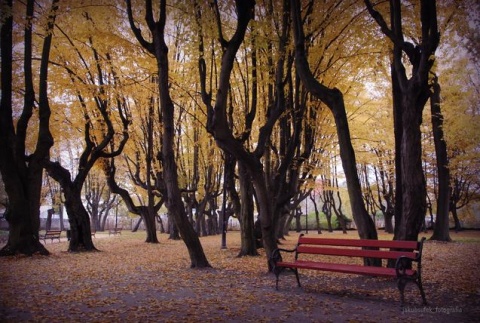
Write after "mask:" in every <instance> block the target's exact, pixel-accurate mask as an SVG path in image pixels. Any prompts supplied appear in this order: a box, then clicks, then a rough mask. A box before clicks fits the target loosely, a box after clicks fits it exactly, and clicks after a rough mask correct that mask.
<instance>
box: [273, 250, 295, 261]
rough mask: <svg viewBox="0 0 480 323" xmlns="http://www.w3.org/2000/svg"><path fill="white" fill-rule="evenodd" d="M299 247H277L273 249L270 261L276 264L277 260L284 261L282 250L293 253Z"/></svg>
mask: <svg viewBox="0 0 480 323" xmlns="http://www.w3.org/2000/svg"><path fill="white" fill-rule="evenodd" d="M296 250H297V249H292V250H290V249H282V248H277V249H275V250H273V252H272V255H271V256H270V261H271V262H272V263H273V264H276V263H277V262H279V261H282V255H281V252H289V253H292V252H295V251H296Z"/></svg>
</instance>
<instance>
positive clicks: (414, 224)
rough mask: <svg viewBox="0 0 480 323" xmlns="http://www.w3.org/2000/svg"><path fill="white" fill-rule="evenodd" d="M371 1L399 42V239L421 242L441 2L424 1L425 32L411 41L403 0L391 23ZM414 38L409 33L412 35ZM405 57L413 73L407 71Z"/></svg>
mask: <svg viewBox="0 0 480 323" xmlns="http://www.w3.org/2000/svg"><path fill="white" fill-rule="evenodd" d="M365 5H366V7H367V9H368V11H369V13H370V15H371V16H372V17H373V19H374V20H375V21H376V23H377V24H378V25H379V26H380V28H381V31H382V32H383V34H384V35H385V36H386V37H387V38H388V39H389V40H390V42H391V43H392V45H393V58H392V63H391V77H392V91H393V92H392V93H393V108H394V129H395V152H396V158H395V166H396V203H395V235H394V239H396V240H417V239H418V233H419V232H420V230H421V227H422V224H423V222H424V218H425V212H426V183H425V176H424V173H423V168H422V144H421V130H420V125H421V123H422V112H423V109H424V106H425V104H426V102H427V100H428V99H429V98H430V84H429V73H430V71H431V69H432V66H433V63H434V54H435V51H436V49H437V46H438V44H439V41H440V34H439V32H438V26H437V8H436V1H431V0H421V1H420V8H419V9H420V10H419V11H420V24H421V27H420V30H421V35H419V36H418V37H417V39H415V40H414V43H413V42H411V41H408V40H406V36H405V34H404V20H403V17H402V6H403V5H402V3H401V1H400V0H391V1H390V15H391V21H390V27H389V26H388V24H387V22H386V21H385V19H384V18H383V16H382V14H381V13H380V12H379V11H377V10H376V9H375V8H374V5H373V4H372V2H371V1H369V0H365ZM411 37H414V36H413V35H409V38H411ZM404 55H405V56H406V57H407V59H408V63H409V64H410V66H409V67H408V70H409V69H410V68H411V75H409V73H408V72H407V66H406V64H405V61H404V59H403V58H404Z"/></svg>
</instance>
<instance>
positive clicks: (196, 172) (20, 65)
mask: <svg viewBox="0 0 480 323" xmlns="http://www.w3.org/2000/svg"><path fill="white" fill-rule="evenodd" d="M148 3H149V1H147V6H146V7H145V5H144V4H143V3H141V2H136V1H135V2H133V3H131V2H130V1H127V2H126V3H123V2H119V3H117V2H113V3H112V2H111V1H61V0H60V1H36V2H35V3H34V2H33V1H27V3H24V2H18V1H13V2H12V1H2V16H1V19H2V114H1V118H2V119H1V121H2V127H1V128H0V129H1V130H2V145H4V144H5V145H7V143H10V142H11V141H10V139H11V137H12V136H10V137H9V134H7V131H6V130H5V129H9V128H13V129H14V130H13V132H12V133H13V134H14V137H15V138H16V139H15V140H16V141H15V145H12V146H14V147H15V149H14V150H15V156H16V158H12V160H13V161H14V163H13V164H15V165H16V166H15V167H14V168H16V169H17V170H18V169H20V170H18V174H20V176H19V177H20V178H23V179H22V180H23V181H26V182H30V184H32V185H37V186H36V187H37V188H40V190H38V192H39V193H38V194H37V195H38V196H37V197H36V198H37V199H38V202H35V197H34V198H33V201H30V200H29V199H27V200H28V201H29V202H28V203H25V201H26V200H25V196H27V195H29V194H30V195H29V196H30V197H32V196H35V194H36V193H34V191H35V189H26V191H28V192H29V193H28V194H26V193H25V192H24V193H21V192H19V188H18V187H17V189H15V190H13V191H15V192H14V193H11V191H10V192H9V187H13V186H12V185H11V184H9V183H11V181H12V180H11V179H10V178H11V175H12V174H13V172H11V171H9V168H8V165H9V162H8V161H6V159H4V158H3V157H5V158H6V156H7V154H3V153H2V154H3V157H2V158H0V159H1V161H2V163H1V164H0V165H1V166H2V167H1V171H2V182H5V188H3V186H2V191H1V192H2V194H1V199H2V201H1V203H2V205H4V206H5V211H4V217H5V219H7V220H8V222H9V225H10V237H9V239H11V241H10V242H11V243H10V242H9V244H7V246H6V247H5V248H4V249H3V250H4V251H8V252H6V253H9V252H10V251H11V250H12V246H13V247H14V248H13V249H15V245H16V243H15V241H19V239H20V238H21V237H25V236H26V235H29V234H31V236H32V237H33V240H36V242H38V229H39V222H40V221H39V209H40V204H43V205H50V206H51V207H52V211H51V213H50V215H51V214H53V213H54V212H57V213H58V212H61V211H62V210H63V207H62V205H65V207H66V208H67V213H68V218H69V222H70V226H71V230H72V235H73V237H72V238H73V239H72V241H71V242H70V246H69V250H72V251H75V250H78V249H87V250H91V249H95V247H94V246H93V242H92V239H91V235H90V233H91V231H96V230H99V231H100V230H102V229H104V227H105V221H106V215H108V214H109V210H114V209H116V208H117V206H118V205H119V204H122V205H124V208H126V209H127V210H128V211H129V212H130V213H131V214H135V215H137V216H138V215H139V216H141V218H142V219H143V221H144V223H145V226H146V228H147V230H146V231H147V238H146V241H147V242H158V240H157V238H156V232H155V230H156V226H157V225H158V224H156V221H157V220H156V219H158V217H157V215H158V212H159V210H160V209H161V208H162V206H163V207H164V209H163V210H165V208H167V209H168V216H169V217H170V221H168V224H165V226H164V227H163V226H162V227H161V230H162V231H163V230H165V231H167V232H169V233H170V235H171V237H172V238H178V237H179V236H182V238H183V239H184V240H185V239H186V240H187V241H186V244H187V246H189V251H190V252H191V259H192V266H197V265H198V266H202V265H206V264H208V262H206V261H205V260H206V259H198V258H197V257H196V256H195V255H199V254H201V253H202V252H201V249H196V246H197V245H198V241H196V240H195V239H194V238H192V241H188V240H189V239H190V237H193V236H194V235H197V234H198V235H207V234H218V233H220V232H221V231H222V230H224V229H223V228H222V223H223V220H226V219H227V217H226V216H236V217H237V218H239V219H240V225H241V230H242V232H243V233H244V235H245V237H242V238H243V240H242V241H243V242H242V247H241V251H240V253H241V254H255V253H256V251H255V250H256V247H257V245H256V244H255V239H254V238H255V232H254V213H255V212H258V213H259V214H260V216H261V214H265V213H270V212H271V213H272V214H275V216H274V217H271V218H268V219H266V217H265V219H266V220H265V219H264V222H263V223H262V224H261V226H262V228H261V231H262V233H263V235H264V239H265V241H264V242H265V243H266V244H267V245H266V248H267V254H268V251H269V250H271V249H273V247H274V246H273V244H272V243H271V241H273V239H269V238H268V237H267V238H265V234H266V233H267V234H271V235H272V236H275V237H279V236H281V235H282V234H284V233H285V231H286V230H288V228H289V227H290V222H291V221H292V219H293V218H294V216H295V212H296V210H298V207H299V205H301V204H300V203H301V202H302V201H305V200H306V199H309V198H310V199H311V200H312V201H315V202H318V204H319V207H318V208H317V204H316V203H315V204H314V206H315V211H316V212H317V214H318V212H319V211H320V210H322V211H323V213H322V214H323V215H324V216H326V217H327V219H329V220H331V216H332V215H335V216H336V217H337V218H338V222H339V226H340V227H342V228H345V227H346V223H347V222H348V221H349V219H352V218H353V219H354V220H358V219H355V214H351V211H350V210H351V195H348V197H347V196H346V194H345V195H342V194H340V192H341V191H342V190H345V189H346V188H345V187H346V182H347V179H346V178H345V174H344V171H345V170H344V166H345V162H346V161H345V160H342V158H343V155H342V154H343V152H342V151H341V148H342V147H344V146H343V145H342V144H340V141H339V140H340V139H339V137H338V136H337V133H338V131H339V125H338V122H337V120H336V119H335V118H336V117H335V113H333V114H332V111H331V110H330V107H329V106H328V103H325V100H321V99H319V97H318V96H315V95H312V94H311V93H310V92H312V91H311V90H310V89H307V88H306V86H304V85H305V84H304V83H305V80H304V79H302V77H301V76H300V73H299V68H298V65H296V63H297V64H298V57H297V56H296V55H298V53H299V52H301V51H300V49H299V48H300V47H301V48H303V52H305V53H306V57H307V58H308V63H309V67H310V71H311V73H312V75H313V76H314V78H315V79H316V80H317V81H318V82H319V83H321V84H322V85H324V86H325V87H327V88H329V89H336V90H337V91H339V92H341V94H342V97H343V100H344V107H345V112H346V117H347V120H348V124H347V130H348V131H349V135H350V140H349V144H350V145H352V148H353V149H352V151H353V152H354V155H353V157H354V158H355V159H353V162H354V167H355V169H356V173H357V175H358V183H359V185H360V187H361V193H362V202H363V204H364V205H365V210H366V212H367V213H368V216H369V217H371V218H372V219H374V218H375V217H376V216H377V214H381V215H382V216H383V218H384V219H385V230H387V231H389V232H393V230H394V226H395V224H396V223H395V222H394V220H395V221H397V219H396V218H395V212H394V211H397V210H396V209H395V207H396V206H397V207H398V205H399V204H400V203H398V201H396V200H395V198H396V196H398V186H397V187H396V182H398V177H396V173H395V172H396V168H395V166H396V165H397V168H398V162H396V155H395V152H396V142H395V134H394V119H395V117H394V109H393V108H392V107H393V106H395V103H394V102H393V101H394V100H393V98H392V78H391V66H392V65H393V62H394V61H395V56H394V54H392V51H393V52H394V49H395V46H396V45H395V44H392V43H391V42H390V40H389V39H388V37H386V36H385V35H384V33H383V30H382V29H381V28H380V27H379V25H378V24H377V23H376V21H375V20H374V18H372V17H375V16H374V15H372V12H373V11H370V12H369V10H367V8H368V4H369V3H370V2H369V1H365V3H364V2H358V1H338V0H337V1H334V0H332V1H301V2H299V3H300V4H301V6H300V7H301V8H300V9H301V16H300V18H301V22H302V26H303V30H299V29H298V25H296V24H295V9H294V8H295V5H294V4H295V3H296V2H295V1H292V3H290V1H267V0H265V1H256V3H255V5H254V6H253V4H251V5H252V7H251V8H250V9H251V10H250V11H249V10H248V9H249V8H248V5H247V4H245V3H250V2H249V1H247V2H245V3H244V4H243V5H240V4H239V2H238V3H237V2H234V1H220V2H217V1H213V2H212V1H209V2H207V1H199V2H197V1H192V2H184V1H168V3H166V2H165V1H161V2H160V4H157V3H155V4H154V5H153V6H152V8H149V6H148ZM395 3H397V1H391V2H390V5H391V4H395ZM399 3H400V2H398V4H399ZM436 4H437V7H436V12H435V14H436V16H435V18H436V20H438V31H439V33H440V35H441V36H440V41H439V44H438V48H436V51H435V50H434V53H435V63H434V65H433V63H432V66H431V69H429V70H427V73H428V75H429V77H428V88H427V90H428V93H430V94H432V93H437V94H438V93H439V92H435V91H434V88H435V86H437V88H440V87H441V92H440V93H441V95H440V97H439V98H440V100H438V101H436V102H433V103H432V100H430V101H429V102H430V103H431V108H428V107H429V105H425V107H426V108H425V109H423V106H422V111H423V114H422V115H421V120H422V121H423V122H422V123H421V126H420V130H421V149H420V151H421V164H422V168H423V173H424V179H425V188H426V195H425V201H421V203H423V204H424V205H425V209H424V211H426V212H423V213H430V214H431V215H432V219H433V215H434V214H436V213H437V211H438V210H437V208H438V206H437V205H438V201H439V200H442V198H439V187H440V179H439V175H438V169H439V168H438V165H437V162H438V159H439V158H438V152H437V151H436V147H435V145H436V143H435V140H434V138H435V135H434V132H435V131H436V130H438V129H441V130H442V132H443V139H441V141H442V142H443V143H445V144H446V149H445V151H446V153H447V157H448V158H447V161H448V162H447V163H444V164H443V165H442V166H441V169H447V168H448V170H449V177H450V179H449V182H448V183H449V184H448V187H449V195H448V197H447V199H443V200H447V201H448V203H449V204H448V210H449V211H450V212H451V215H452V218H451V219H452V221H453V225H454V226H455V228H456V229H457V230H458V229H461V227H462V222H463V223H468V222H469V221H470V222H471V223H476V224H477V225H478V209H477V211H475V207H476V205H478V204H477V203H478V198H479V195H478V193H479V188H480V183H479V178H478V175H477V174H478V173H479V168H480V164H479V155H478V154H479V142H480V141H479V139H480V129H479V127H478V126H477V125H478V121H479V120H478V119H479V113H480V111H479V104H478V99H479V97H480V96H479V95H478V88H479V86H478V85H479V64H478V50H479V48H478V43H479V42H478V37H479V28H478V26H479V12H480V11H479V4H478V2H476V1H453V0H452V1H447V0H446V1H438V2H437V3H436ZM423 6H425V7H426V5H425V4H424V3H423V1H405V2H402V5H401V7H402V15H401V19H402V22H403V29H402V33H403V37H404V39H405V43H410V44H413V45H414V46H418V47H420V48H421V46H420V45H423V40H422V36H421V35H422V31H423V27H424V21H423V20H422V19H423V18H424V16H426V14H425V12H423V11H421V10H420V8H423ZM252 8H254V9H252ZM392 8H395V7H394V6H393V7H392V6H389V3H388V2H380V3H378V4H376V5H375V10H377V11H376V12H377V13H381V14H383V16H384V17H389V15H390V14H391V13H392V12H394V11H393V10H394V9H392ZM430 9H431V7H430ZM149 10H151V11H149ZM253 10H254V14H253ZM430 14H432V12H430ZM249 15H251V16H249ZM392 16H393V15H392ZM25 17H27V18H25ZM154 17H155V19H156V17H158V19H157V20H155V19H154ZM242 19H244V20H242ZM9 21H11V24H12V25H11V29H10V31H11V33H10V34H11V36H12V37H11V39H10V40H11V45H9V44H8V43H7V41H8V37H6V35H7V36H8V30H7V29H8V28H7V27H8V23H9ZM245 22H246V24H245V26H243V25H242V23H245ZM377 22H378V21H377ZM392 25H393V23H392ZM242 28H244V29H243V35H242ZM392 30H393V27H392ZM148 31H150V33H149V32H148ZM302 34H303V35H302ZM298 35H301V36H303V37H300V39H299V38H298ZM419 35H420V36H419ZM294 36H296V37H297V38H295V37H294ZM387 36H388V34H387ZM233 45H237V47H236V48H235V49H233V47H234V46H233ZM162 46H163V47H162ZM299 46H300V47H299ZM8 48H11V49H12V51H11V57H9V56H8V53H7V49H8ZM166 48H168V51H166V50H165V49H166ZM407 56H408V55H407V54H405V53H404V54H403V56H402V58H401V59H402V60H403V63H404V64H405V66H407V68H406V74H407V76H408V77H412V78H413V76H415V73H416V68H415V66H414V65H413V67H412V66H409V58H408V57H407ZM229 57H231V61H230V63H229V64H230V70H229V71H228V72H229V73H225V71H226V70H227V69H226V66H227V67H228V64H227V63H228V62H227V60H228V58H229ZM429 59H430V58H429ZM432 62H433V61H432ZM7 63H10V70H11V71H12V74H11V80H9V79H8V73H6V71H7V70H9V68H8V67H7V65H4V64H7ZM225 77H227V78H228V79H227V82H225ZM8 84H10V87H11V88H10V89H9V88H8ZM162 91H163V92H162ZM8 93H11V97H10V103H9V102H8V100H7V95H8ZM165 93H167V94H168V95H166V94H165ZM162 100H164V102H162ZM8 107H9V108H8ZM440 107H441V111H440V113H441V114H440V117H441V119H442V120H443V124H440V126H438V124H437V128H436V129H435V124H436V123H435V121H434V119H435V115H438V111H437V110H433V109H435V108H440ZM220 108H223V110H222V109H220ZM219 111H220V112H219ZM432 111H436V112H434V114H433V115H432ZM223 119H224V120H223ZM8 120H11V121H12V122H11V123H12V125H11V127H10V125H8V124H7V123H8ZM219 120H221V121H225V124H226V125H227V128H228V131H230V132H229V133H227V135H225V133H223V132H222V131H223V130H224V129H223V128H222V126H224V125H225V124H224V125H222V124H220V123H218V122H219ZM6 124H7V125H6ZM266 134H268V135H266ZM7 137H8V138H9V139H8V140H7V139H6V138H7ZM169 140H170V141H171V142H169ZM169 145H170V146H171V147H170V148H171V151H169V150H168V149H167V148H168V147H169ZM417 148H418V147H417ZM8 149H9V148H6V146H5V147H4V146H2V151H8ZM409 149H412V150H413V148H412V147H410V148H409ZM407 150H408V149H407ZM232 151H233V152H234V153H232ZM397 152H398V149H397ZM19 156H21V157H19ZM172 156H173V159H172V160H173V162H172V160H170V159H169V158H170V157H172ZM347 159H348V158H347ZM349 161H350V162H352V159H351V158H350V159H349ZM347 162H348V160H347ZM172 164H174V168H175V169H176V176H174V177H171V176H170V175H171V174H172V173H170V171H166V169H167V168H168V169H170V167H171V166H170V165H172ZM10 166H11V165H10ZM12 167H13V166H12ZM259 168H261V170H260V171H259V172H258V173H256V171H257V170H258V169H259ZM43 169H46V170H48V174H49V175H48V176H47V175H46V174H45V176H42V175H40V177H38V176H36V177H35V176H33V175H34V174H38V173H40V174H41V173H42V172H43ZM22 172H24V173H22ZM259 174H261V176H260V175H259ZM7 178H8V179H7ZM33 178H35V180H32V179H33ZM7 182H8V183H7ZM262 185H263V186H264V187H263V189H264V190H261V189H260V188H262ZM172 186H173V188H172ZM19 187H22V185H20V186H19ZM175 188H176V189H175ZM177 191H178V192H177ZM261 192H269V193H270V194H271V195H270V196H269V198H270V202H271V203H267V204H268V208H272V209H271V210H270V209H268V208H267V209H268V210H267V211H268V212H267V211H265V212H263V211H262V207H261V205H265V200H269V199H268V198H267V197H268V196H264V194H263V193H261ZM113 193H116V194H119V195H120V196H121V199H120V198H119V197H118V195H116V194H113ZM349 193H350V192H349ZM176 195H178V196H181V199H180V200H178V201H180V202H181V203H178V201H177V200H175V196H176ZM15 198H16V199H17V200H19V201H20V202H17V203H16V202H15ZM22 199H23V200H22ZM421 200H423V199H421ZM22 201H23V202H22ZM396 202H397V203H396ZM165 203H167V204H166V206H165ZM312 203H313V202H312ZM180 204H181V205H182V207H181V208H180V209H183V210H180V211H178V212H177V211H172V210H173V209H175V210H178V205H180ZM18 205H22V208H25V207H27V206H28V207H29V210H27V211H25V210H23V211H22V212H19V213H16V212H17V211H18ZM175 205H177V207H175ZM466 206H468V207H469V209H468V210H467V211H465V212H463V214H462V215H461V217H459V216H458V215H457V213H456V210H457V209H461V208H466ZM352 208H354V206H352ZM217 210H220V211H221V212H217ZM255 210H256V211H255ZM264 210H265V209H264ZM448 210H447V216H448V213H449V212H448ZM9 212H10V213H9ZM121 212H122V213H123V212H125V211H121ZM13 213H15V214H13ZM353 213H355V211H354V212H353ZM19 214H24V215H19ZM224 214H225V215H226V216H225V218H222V215H224ZM269 221H271V223H270V222H269ZM362 221H363V220H362ZM367 222H368V221H367ZM18 223H21V224H18ZM26 223H29V224H28V225H26ZM173 223H176V226H174V225H173ZM159 224H161V225H164V223H163V222H159ZM270 224H272V226H273V227H274V228H275V229H274V230H270V231H268V230H267V228H268V227H269V225H270ZM427 225H428V224H427ZM357 226H358V225H357ZM448 226H449V221H447V228H448ZM395 227H397V226H395ZM362 231H364V232H366V231H368V230H363V229H361V228H360V232H362ZM193 232H195V233H193ZM272 232H273V233H272ZM417 234H418V230H417ZM443 238H445V237H443ZM447 238H448V237H447ZM15 239H16V240H15ZM446 240H448V239H446ZM36 242H34V243H32V244H30V245H28V243H27V245H28V246H26V247H25V246H23V247H19V250H20V252H25V253H31V252H32V251H33V252H36V251H41V252H43V249H44V247H42V246H41V245H40V244H39V243H38V244H37V243H36ZM257 242H258V241H257ZM22 243H24V242H22ZM9 248H10V249H9ZM14 251H15V252H17V251H18V250H14ZM200 258H201V257H200Z"/></svg>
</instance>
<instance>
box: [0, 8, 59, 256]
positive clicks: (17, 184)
mask: <svg viewBox="0 0 480 323" xmlns="http://www.w3.org/2000/svg"><path fill="white" fill-rule="evenodd" d="M57 4H58V1H57V0H53V1H52V3H51V5H50V6H49V7H48V6H47V7H48V8H49V9H47V10H46V12H45V16H43V19H45V20H44V22H45V23H46V24H45V26H46V27H45V30H44V31H42V30H41V29H39V30H36V31H34V25H35V24H34V21H35V20H34V17H35V1H33V0H29V1H27V3H26V15H25V17H26V18H25V20H24V21H19V25H23V26H25V28H24V37H23V39H24V44H23V48H24V56H23V64H24V65H23V68H24V91H23V99H24V103H23V110H22V111H21V114H20V118H19V119H18V122H17V123H16V126H15V125H14V124H15V120H14V116H15V115H18V112H17V111H15V110H14V102H13V101H12V96H13V89H12V84H13V83H14V82H15V83H17V82H18V80H17V79H15V80H14V78H13V69H12V66H13V40H12V35H13V20H14V13H15V11H14V9H13V5H12V1H11V0H7V1H2V12H3V13H4V14H5V13H6V17H5V18H4V19H5V20H4V21H3V23H2V27H1V40H0V42H1V60H2V62H1V67H2V76H1V77H2V80H1V83H2V84H1V103H0V151H1V152H2V153H1V154H0V171H1V173H2V178H3V181H4V184H5V190H6V192H7V195H8V200H9V209H8V213H7V215H6V219H7V221H8V223H9V227H10V233H9V238H8V243H7V245H6V246H5V247H4V248H3V249H2V250H1V251H0V255H13V254H16V253H22V254H27V255H31V254H33V253H36V252H39V253H41V254H48V253H49V252H48V250H47V249H45V247H44V246H43V245H42V244H41V243H40V241H39V235H38V230H39V227H40V196H41V189H42V176H43V165H42V163H43V161H44V160H45V159H48V158H49V150H50V147H51V146H52V145H53V138H52V135H51V133H50V127H49V122H50V113H51V111H50V105H49V100H48V96H47V95H48V71H49V55H50V48H51V43H52V38H53V27H54V24H55V18H56V13H57V9H58V5H57ZM37 13H38V12H37ZM36 32H38V34H40V35H41V37H43V47H42V52H41V54H40V57H41V60H40V66H39V72H38V74H39V78H38V96H37V95H36V93H35V92H36V89H35V87H34V82H35V77H34V75H35V74H36V73H34V72H33V63H34V58H33V55H34V48H35V47H34V44H33V40H34V36H35V34H36ZM35 108H37V111H35ZM35 121H36V122H38V128H37V129H35V128H34V127H33V126H32V123H33V122H35ZM31 128H33V129H31ZM28 130H29V131H28ZM35 130H37V136H36V138H35V139H36V146H35V148H34V149H33V152H32V153H30V151H32V149H31V147H28V146H27V140H28V139H27V137H28V134H29V133H30V132H32V131H35Z"/></svg>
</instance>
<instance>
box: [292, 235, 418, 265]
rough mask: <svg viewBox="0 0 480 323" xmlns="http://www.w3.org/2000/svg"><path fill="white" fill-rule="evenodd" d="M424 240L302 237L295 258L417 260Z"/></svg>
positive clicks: (299, 239)
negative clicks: (406, 258)
mask: <svg viewBox="0 0 480 323" xmlns="http://www.w3.org/2000/svg"><path fill="white" fill-rule="evenodd" d="M423 240H424V239H422V240H421V241H398V240H366V239H329V238H312V237H305V236H303V235H300V237H299V238H298V244H297V248H296V255H295V257H298V254H301V253H305V254H320V255H331V256H346V257H365V258H381V259H397V258H398V257H401V256H405V257H408V258H413V259H416V258H417V257H419V256H421V251H422V245H423Z"/></svg>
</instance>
